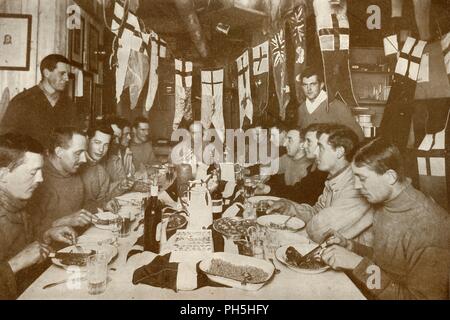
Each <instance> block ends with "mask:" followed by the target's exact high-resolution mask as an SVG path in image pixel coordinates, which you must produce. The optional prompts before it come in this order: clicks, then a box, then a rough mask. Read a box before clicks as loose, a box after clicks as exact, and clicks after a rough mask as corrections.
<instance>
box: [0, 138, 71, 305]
mask: <svg viewBox="0 0 450 320" xmlns="http://www.w3.org/2000/svg"><path fill="white" fill-rule="evenodd" d="M43 152H44V148H43V147H42V146H41V145H40V144H39V142H37V141H36V140H34V139H32V138H30V137H27V136H23V135H19V134H14V133H8V134H5V135H2V136H0V300H1V299H15V298H16V297H17V295H18V294H19V293H20V292H21V291H23V290H24V289H25V287H26V285H27V284H29V283H31V282H32V280H33V278H34V277H35V276H36V270H33V269H32V268H30V267H32V266H35V265H38V264H39V263H40V262H43V261H44V260H45V259H46V258H47V256H48V254H49V253H50V251H51V248H50V247H49V245H50V244H51V242H52V241H53V240H56V241H61V242H65V243H68V244H72V243H73V242H74V241H75V240H76V234H75V232H74V231H73V229H71V228H69V227H57V228H51V229H48V230H47V231H45V232H44V233H43V234H42V235H40V234H37V233H35V232H34V230H33V229H32V224H31V221H30V217H29V215H28V213H27V212H26V211H25V206H26V204H27V201H28V199H29V198H30V197H31V196H32V194H33V192H34V190H35V189H36V188H37V187H38V185H39V184H40V183H41V182H42V180H43V179H42V166H43V156H42V154H43ZM38 239H39V240H40V241H36V240H38ZM33 271H34V272H33Z"/></svg>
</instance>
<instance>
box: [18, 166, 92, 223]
mask: <svg viewBox="0 0 450 320" xmlns="http://www.w3.org/2000/svg"><path fill="white" fill-rule="evenodd" d="M43 177H44V182H42V184H41V185H40V186H39V187H38V188H37V189H36V191H35V192H34V194H33V197H32V198H31V200H30V201H29V202H28V209H27V211H28V212H29V213H30V214H31V216H32V219H33V223H34V224H35V226H36V227H37V229H38V230H39V231H40V232H42V231H43V230H46V229H48V228H50V227H51V225H52V223H53V221H55V220H56V219H59V218H62V217H64V216H67V215H69V214H72V213H74V212H77V211H79V210H81V209H82V208H83V203H84V199H85V197H84V187H83V182H82V180H81V176H80V175H79V174H74V175H64V174H62V173H60V172H59V171H58V170H56V169H55V167H54V166H53V165H52V163H51V162H50V161H49V160H48V159H46V160H45V162H44V169H43Z"/></svg>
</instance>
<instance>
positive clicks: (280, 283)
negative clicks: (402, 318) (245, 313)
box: [19, 219, 366, 300]
mask: <svg viewBox="0 0 450 320" xmlns="http://www.w3.org/2000/svg"><path fill="white" fill-rule="evenodd" d="M138 220H139V219H136V220H135V221H134V222H133V223H132V227H131V233H130V235H129V236H128V237H125V238H118V239H117V241H116V243H115V245H116V247H117V249H118V255H117V256H116V257H115V258H114V259H113V260H112V262H111V263H110V265H109V271H108V283H107V287H106V290H105V291H104V292H103V293H101V294H98V295H91V294H89V293H88V288H87V281H78V285H76V286H74V285H69V282H66V283H61V284H59V285H56V286H53V287H51V288H46V289H44V286H46V285H48V284H50V283H55V282H61V281H63V280H66V279H68V278H69V277H70V274H69V272H68V271H67V270H65V269H64V268H61V267H59V266H57V265H54V264H52V265H51V266H50V267H49V268H48V269H47V270H46V271H45V272H44V273H42V274H41V275H40V276H39V277H38V278H37V279H36V280H35V281H34V282H33V283H32V284H31V285H30V286H29V287H28V288H27V289H26V291H24V292H23V293H22V295H20V297H19V299H20V300H33V299H44V300H45V299H49V300H55V299H62V300H95V299H106V300H119V299H125V300H129V299H131V300H132V299H139V300H143V299H148V300H211V299H213V300H337V299H345V300H361V299H366V298H365V296H364V295H363V294H362V293H361V291H360V290H359V289H358V288H357V287H356V286H355V284H354V283H353V282H352V281H351V280H350V278H349V277H348V276H347V275H346V274H345V273H344V272H338V271H334V270H328V271H326V272H323V273H319V274H303V273H299V272H296V271H293V270H291V269H289V268H288V267H286V266H285V265H284V264H282V263H281V262H279V261H278V260H276V259H274V263H275V266H276V267H277V268H278V269H279V270H280V271H281V272H280V273H278V274H274V276H273V277H272V278H271V279H270V280H269V281H268V282H267V283H266V284H265V285H264V286H263V287H262V288H260V289H259V290H257V291H245V290H241V289H237V288H229V287H210V286H205V287H201V288H198V289H196V290H191V291H178V292H175V291H174V290H172V289H166V288H160V287H153V286H150V285H146V284H137V285H134V284H133V283H132V278H133V273H134V271H135V270H136V269H137V268H139V267H141V266H143V265H146V264H148V263H150V262H151V261H152V260H153V258H154V257H155V254H154V253H152V252H143V253H140V254H137V255H134V256H132V257H131V258H129V259H128V260H127V254H128V252H129V251H130V250H131V248H132V247H133V245H134V244H135V243H136V241H137V239H138V238H139V236H140V235H142V232H143V228H142V226H141V228H137V229H136V226H137V223H138ZM297 236H298V239H299V241H301V239H306V237H305V236H306V233H305V231H303V230H301V231H299V232H297V234H294V235H292V237H293V238H292V240H290V241H295V237H297ZM84 237H85V238H89V239H92V241H93V243H95V241H96V240H102V239H111V238H113V234H112V231H110V230H102V229H98V228H97V227H95V226H91V227H90V228H89V229H88V230H87V231H86V232H85V233H84ZM83 280H84V279H83Z"/></svg>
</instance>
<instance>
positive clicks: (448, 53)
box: [441, 32, 450, 81]
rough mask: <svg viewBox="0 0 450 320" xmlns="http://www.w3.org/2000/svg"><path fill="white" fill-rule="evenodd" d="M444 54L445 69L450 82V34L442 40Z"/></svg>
mask: <svg viewBox="0 0 450 320" xmlns="http://www.w3.org/2000/svg"><path fill="white" fill-rule="evenodd" d="M441 46H442V54H443V56H444V63H445V69H446V71H447V75H448V80H449V81H450V32H449V33H447V34H446V35H445V36H444V37H443V38H442V40H441Z"/></svg>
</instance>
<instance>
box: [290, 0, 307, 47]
mask: <svg viewBox="0 0 450 320" xmlns="http://www.w3.org/2000/svg"><path fill="white" fill-rule="evenodd" d="M290 20H291V24H292V28H293V29H292V31H293V33H294V37H295V38H297V39H298V40H299V41H300V43H303V42H304V41H305V32H306V26H305V8H304V6H298V7H297V8H295V9H294V11H293V15H291V16H290Z"/></svg>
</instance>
